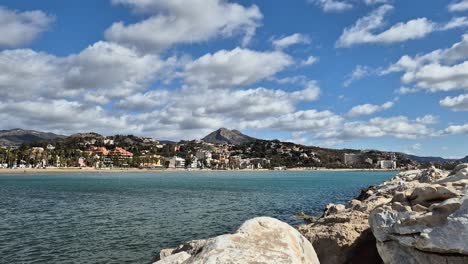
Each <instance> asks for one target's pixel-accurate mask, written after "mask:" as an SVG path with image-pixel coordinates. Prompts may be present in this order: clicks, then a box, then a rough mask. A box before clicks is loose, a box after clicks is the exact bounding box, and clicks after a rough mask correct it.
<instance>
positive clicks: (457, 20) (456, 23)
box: [440, 17, 468, 30]
mask: <svg viewBox="0 0 468 264" xmlns="http://www.w3.org/2000/svg"><path fill="white" fill-rule="evenodd" d="M466 26H468V19H467V18H466V17H454V18H452V19H451V20H450V21H449V22H447V23H446V24H445V25H442V26H441V27H440V30H449V29H454V28H459V27H466Z"/></svg>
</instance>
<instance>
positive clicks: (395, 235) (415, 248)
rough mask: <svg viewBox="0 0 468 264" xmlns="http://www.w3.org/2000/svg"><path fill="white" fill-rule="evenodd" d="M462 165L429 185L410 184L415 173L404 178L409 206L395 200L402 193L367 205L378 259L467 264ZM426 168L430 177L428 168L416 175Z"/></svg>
mask: <svg viewBox="0 0 468 264" xmlns="http://www.w3.org/2000/svg"><path fill="white" fill-rule="evenodd" d="M466 165H468V164H466ZM466 165H462V166H460V165H459V166H457V167H456V168H455V170H454V172H452V173H450V176H448V177H446V178H438V179H437V180H436V181H435V182H433V183H432V184H428V183H416V184H415V182H416V180H414V179H420V178H418V176H414V175H412V176H411V179H413V181H411V182H408V183H404V185H405V187H404V188H406V190H405V196H406V194H408V193H411V194H410V195H409V196H407V198H409V200H410V202H411V204H412V205H413V206H412V211H404V210H401V209H402V204H401V203H400V202H397V201H396V200H400V198H401V197H402V195H400V197H399V198H397V199H395V198H394V199H393V201H392V202H391V203H390V204H388V205H384V206H381V207H377V208H375V209H374V210H372V212H371V213H370V216H369V224H370V226H371V229H372V232H373V234H374V236H375V237H376V239H377V241H378V242H377V248H378V251H379V254H380V256H381V257H382V259H383V261H384V263H388V264H393V263H403V264H406V263H434V264H435V263H468V243H467V241H468V197H467V196H466V194H467V193H468V187H466V184H464V182H463V181H464V179H465V177H466V175H467V174H468V166H466ZM431 173H432V176H434V175H433V174H434V170H433V169H432V171H431V169H429V171H425V172H422V173H421V175H429V174H431ZM437 173H438V172H437ZM440 175H443V176H442V177H445V176H444V175H447V174H446V173H445V172H444V173H440ZM437 177H438V176H437ZM437 177H436V178H437ZM441 184H445V186H443V185H441Z"/></svg>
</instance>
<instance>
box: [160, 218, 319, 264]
mask: <svg viewBox="0 0 468 264" xmlns="http://www.w3.org/2000/svg"><path fill="white" fill-rule="evenodd" d="M153 262H154V263H155V264H201V263H204V264H211V263H212V264H215V263H230V264H249V263H255V264H269V263H285V264H318V263H319V261H318V258H317V255H316V254H315V251H314V248H313V247H312V245H311V244H310V242H309V241H308V240H307V239H306V238H304V237H303V236H302V235H301V234H300V233H299V232H298V231H297V230H296V229H294V228H293V227H291V226H289V225H288V224H286V223H283V222H281V221H279V220H276V219H273V218H269V217H257V218H254V219H251V220H248V221H246V222H245V223H244V224H243V225H242V226H241V227H240V228H239V229H238V230H237V232H236V233H234V234H228V235H221V236H218V237H214V238H210V239H207V240H195V241H190V242H188V243H186V244H184V245H181V246H179V247H177V248H172V249H163V250H162V251H161V252H160V255H159V256H157V257H156V258H155V259H154V261H153Z"/></svg>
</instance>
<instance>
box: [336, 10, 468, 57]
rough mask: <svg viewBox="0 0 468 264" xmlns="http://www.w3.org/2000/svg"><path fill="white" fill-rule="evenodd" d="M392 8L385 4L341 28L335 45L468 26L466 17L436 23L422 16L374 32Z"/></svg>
mask: <svg viewBox="0 0 468 264" xmlns="http://www.w3.org/2000/svg"><path fill="white" fill-rule="evenodd" d="M393 9H394V8H393V6H391V5H388V4H385V5H382V6H380V7H379V8H377V9H375V10H373V11H372V12H371V13H370V14H368V15H367V16H364V17H362V18H360V19H358V20H357V21H356V23H355V24H354V25H352V26H351V27H347V28H345V29H344V30H343V33H342V34H341V36H340V37H339V39H338V41H337V42H336V46H337V47H340V48H345V47H351V46H353V45H357V44H372V43H383V44H391V43H398V42H405V41H408V40H414V39H421V38H424V37H425V36H427V35H429V34H430V33H432V32H434V31H444V30H449V29H454V28H459V27H466V26H468V20H467V18H466V17H456V18H453V19H452V20H450V21H449V22H446V23H436V22H433V21H431V20H429V19H427V18H425V17H422V18H416V19H412V20H409V21H406V22H399V23H397V24H395V25H393V26H391V27H390V28H388V29H386V30H384V31H381V32H376V31H377V30H378V29H381V28H383V27H384V26H385V16H386V15H387V14H388V13H389V12H390V11H392V10H393Z"/></svg>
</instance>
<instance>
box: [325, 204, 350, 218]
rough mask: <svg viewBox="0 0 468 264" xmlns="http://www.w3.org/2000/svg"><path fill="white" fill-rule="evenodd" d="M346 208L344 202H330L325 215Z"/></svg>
mask: <svg viewBox="0 0 468 264" xmlns="http://www.w3.org/2000/svg"><path fill="white" fill-rule="evenodd" d="M344 209H345V206H344V205H342V204H328V205H327V208H326V209H325V213H324V216H328V215H333V214H337V213H339V212H341V211H343V210H344Z"/></svg>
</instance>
